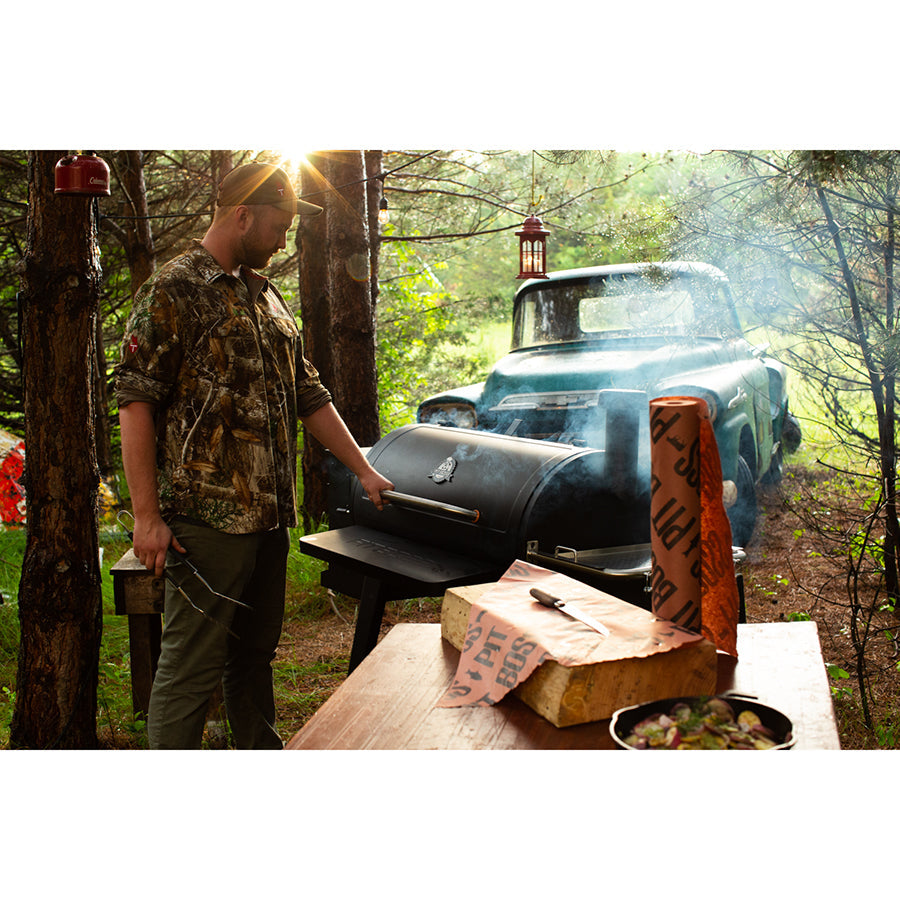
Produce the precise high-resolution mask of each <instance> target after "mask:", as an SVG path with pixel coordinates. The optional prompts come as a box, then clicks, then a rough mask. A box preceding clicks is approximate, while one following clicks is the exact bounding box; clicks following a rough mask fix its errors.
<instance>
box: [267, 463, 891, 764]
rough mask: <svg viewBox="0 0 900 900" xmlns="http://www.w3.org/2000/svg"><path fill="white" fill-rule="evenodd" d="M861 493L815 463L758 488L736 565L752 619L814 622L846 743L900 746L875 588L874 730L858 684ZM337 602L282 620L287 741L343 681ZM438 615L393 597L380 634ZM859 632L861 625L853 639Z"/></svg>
mask: <svg viewBox="0 0 900 900" xmlns="http://www.w3.org/2000/svg"><path fill="white" fill-rule="evenodd" d="M864 496H865V494H864V492H861V494H860V496H859V497H857V496H855V495H854V494H853V492H852V491H851V490H849V489H848V488H847V486H846V484H845V483H844V482H843V481H842V480H841V479H835V481H834V482H833V483H832V482H829V481H828V479H827V478H823V473H822V472H821V471H819V470H817V469H815V470H814V469H806V468H792V467H791V468H789V469H788V471H787V473H786V475H785V478H784V481H783V483H782V484H781V485H780V486H777V487H763V488H761V489H760V493H759V519H758V523H757V528H756V533H755V535H754V538H753V540H752V541H751V543H750V545H749V546H748V547H747V548H746V552H747V559H746V561H744V562H743V563H741V565H740V571H741V572H742V573H743V576H744V594H745V604H746V611H747V621H748V622H779V621H791V620H796V619H807V618H809V619H812V620H813V621H815V622H816V624H817V627H818V631H819V639H820V642H821V645H822V653H823V657H824V660H825V663H826V665H827V666H829V674H830V675H831V676H832V677H830V679H829V681H830V684H831V685H832V697H833V701H834V706H835V713H836V716H837V719H838V726H839V730H840V735H841V745H842V747H843V748H844V749H878V748H880V747H887V748H892V747H894V746H900V673H898V668H897V666H898V658H897V657H898V653H897V651H898V648H897V643H896V641H895V640H893V639H892V638H891V637H890V635H893V634H895V633H897V632H898V631H900V622H898V620H897V619H896V618H895V617H894V616H893V614H892V613H890V612H888V611H879V610H878V609H877V607H878V603H877V599H876V601H875V602H874V603H873V600H872V597H873V596H874V594H875V591H874V589H873V588H871V586H864V587H863V588H862V589H861V591H860V597H861V602H862V604H863V606H874V607H875V609H874V611H873V612H872V617H871V622H870V627H869V631H868V635H867V637H866V652H865V658H866V667H867V676H868V684H869V694H870V703H869V716H870V723H869V725H868V726H866V725H865V724H864V718H863V713H862V706H861V703H860V700H861V697H860V689H859V685H858V683H857V680H856V679H857V666H856V664H855V660H856V659H857V653H856V649H855V646H854V639H853V634H854V625H853V623H852V621H851V605H850V601H849V596H848V590H847V573H848V570H849V569H850V565H849V563H848V561H847V559H846V558H844V554H845V553H846V541H843V540H840V538H841V536H846V535H847V534H854V533H856V530H858V529H859V527H860V525H859V523H860V522H862V521H864V517H865V515H866V509H865V503H864V500H863V499H862V498H863V497H864ZM811 510H812V511H813V512H812V513H811V512H810V511H811ZM823 522H824V525H823V524H822V523H823ZM841 548H843V549H841ZM867 592H868V599H866V594H867ZM332 603H333V604H334V605H333V606H332V607H331V608H328V609H326V611H325V612H324V614H323V615H322V616H321V617H319V618H317V619H315V620H309V621H290V620H288V621H286V623H285V630H284V633H283V636H282V641H281V646H280V648H279V661H278V664H281V665H284V664H285V663H287V662H288V660H290V661H291V664H292V665H293V666H295V667H296V669H295V671H297V672H298V673H302V674H301V675H300V676H299V677H298V680H297V682H296V683H295V684H294V685H293V689H292V690H289V691H287V692H285V691H280V692H279V709H278V714H279V728H280V730H281V732H282V736H283V737H284V738H285V740H288V739H289V738H290V737H292V736H293V735H294V734H295V733H296V731H298V730H299V728H300V727H302V725H303V723H304V722H306V721H307V720H308V719H309V718H310V716H312V714H313V712H315V710H316V709H317V708H318V707H319V706H320V705H321V703H323V702H324V701H325V700H326V699H327V698H328V696H330V694H331V693H332V692H333V691H334V690H335V689H336V688H337V687H338V686H339V684H340V683H341V682H342V681H343V680H344V678H345V677H346V665H347V659H348V658H349V654H350V646H351V643H352V639H353V627H354V623H353V615H354V613H355V608H356V606H355V602H353V601H350V600H347V599H346V598H341V597H333V598H332ZM439 621H440V600H439V599H431V600H422V601H415V600H411V601H405V602H402V603H390V604H388V607H387V610H386V613H385V617H384V624H383V627H382V635H383V634H386V633H387V631H388V630H389V629H390V628H391V627H392V626H393V625H394V624H396V623H398V622H439ZM860 628H861V626H860V625H859V623H857V627H856V633H857V641H856V642H857V643H859V635H860V634H861V631H860ZM885 632H887V633H888V636H887V637H886V636H885Z"/></svg>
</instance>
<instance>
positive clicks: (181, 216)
mask: <svg viewBox="0 0 900 900" xmlns="http://www.w3.org/2000/svg"><path fill="white" fill-rule="evenodd" d="M439 152H440V151H439V150H429V151H428V152H427V153H422V154H420V155H419V156H416V157H414V158H413V159H411V160H408V161H407V162H405V163H403V164H402V165H399V166H394V168H393V169H388V170H387V171H386V172H379V173H378V174H377V175H367V176H366V177H365V178H357V179H356V180H355V181H348V182H346V183H345V184H341V185H338V186H337V187H329V188H322V190H320V191H311V192H309V193H305V194H301V195H300V199H301V200H307V199H308V198H309V197H321V196H323V195H325V194H337V193H340V191H342V190H344V189H345V188H348V187H354V186H356V185H358V184H368V183H369V182H370V181H380V182H381V184H382V187H383V186H384V180H385V178H387V177H388V176H389V175H393V174H394V173H395V172H399V171H400V170H401V169H405V168H407V166H411V165H413V164H414V163H417V162H420V161H421V160H423V159H428V157H430V156H434V154H435V153H439ZM208 215H209V211H206V212H196V213H154V214H152V215H146V216H126V215H116V214H106V213H100V218H101V219H115V220H117V221H128V222H137V221H144V220H147V219H197V218H203V217H206V216H208Z"/></svg>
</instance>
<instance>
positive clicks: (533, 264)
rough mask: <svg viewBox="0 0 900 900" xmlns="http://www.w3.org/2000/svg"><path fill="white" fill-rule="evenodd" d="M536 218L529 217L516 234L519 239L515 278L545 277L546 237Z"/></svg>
mask: <svg viewBox="0 0 900 900" xmlns="http://www.w3.org/2000/svg"><path fill="white" fill-rule="evenodd" d="M548 234H550V232H549V231H547V229H546V228H544V223H543V222H541V220H540V219H539V218H538V217H537V216H529V217H528V218H527V219H526V220H525V221H524V222H523V223H522V230H521V231H517V232H516V236H517V237H518V238H519V274H518V275H517V276H516V278H546V277H547V235H548Z"/></svg>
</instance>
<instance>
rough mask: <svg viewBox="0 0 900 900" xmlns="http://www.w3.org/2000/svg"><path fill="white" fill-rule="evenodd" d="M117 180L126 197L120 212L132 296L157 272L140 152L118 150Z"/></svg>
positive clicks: (142, 161)
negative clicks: (123, 221) (123, 220)
mask: <svg viewBox="0 0 900 900" xmlns="http://www.w3.org/2000/svg"><path fill="white" fill-rule="evenodd" d="M117 158H118V173H119V180H120V182H121V185H122V191H123V193H124V194H125V202H124V203H123V204H122V210H121V213H122V215H123V216H126V217H128V218H126V219H125V226H124V232H125V241H124V244H125V258H126V259H127V260H128V270H129V272H130V274H131V295H132V297H133V296H134V295H135V294H136V293H137V290H138V288H139V287H140V286H141V285H142V284H143V283H144V282H145V281H146V280H147V279H148V278H149V277H150V276H151V275H152V274H153V272H154V271H155V269H156V250H155V249H154V246H153V229H152V227H151V225H150V218H149V216H150V207H149V206H148V204H147V188H146V186H145V184H144V159H143V154H142V153H141V151H140V150H120V151H119V152H118V154H117Z"/></svg>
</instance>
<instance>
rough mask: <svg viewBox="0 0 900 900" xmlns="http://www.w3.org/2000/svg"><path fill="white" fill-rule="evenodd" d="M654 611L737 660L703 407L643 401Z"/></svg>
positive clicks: (723, 518) (720, 510)
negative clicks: (646, 413) (647, 446)
mask: <svg viewBox="0 0 900 900" xmlns="http://www.w3.org/2000/svg"><path fill="white" fill-rule="evenodd" d="M650 467H651V491H652V493H651V499H650V547H651V553H652V572H651V604H652V609H653V612H654V613H656V615H658V616H659V617H660V618H663V619H668V620H669V621H671V622H674V623H675V624H676V625H679V626H681V627H682V628H687V629H689V630H691V631H696V632H699V633H701V634H703V635H704V636H705V637H706V638H708V639H709V640H711V641H712V642H713V643H714V644H715V645H716V647H717V648H718V649H719V650H723V651H724V652H726V653H729V654H730V655H732V656H737V620H738V590H737V582H736V580H735V575H734V557H733V551H732V547H731V525H730V523H729V521H728V516H727V514H726V512H725V507H724V505H723V503H722V467H721V463H720V461H719V452H718V448H717V446H716V439H715V435H714V434H713V430H712V425H711V423H710V421H709V412H708V409H707V405H706V403H705V402H704V401H703V400H701V399H699V398H696V397H661V398H659V399H657V400H652V401H651V402H650Z"/></svg>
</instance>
